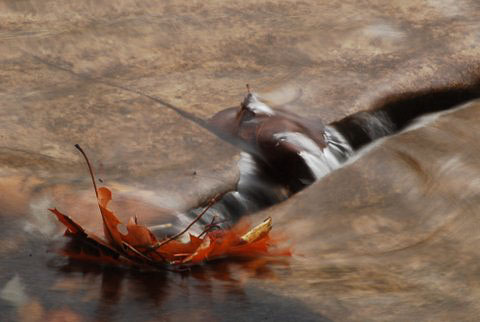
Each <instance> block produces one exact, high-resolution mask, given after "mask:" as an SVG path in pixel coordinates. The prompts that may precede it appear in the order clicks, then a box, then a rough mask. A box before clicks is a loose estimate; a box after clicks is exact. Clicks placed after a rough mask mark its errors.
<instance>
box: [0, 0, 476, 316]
mask: <svg viewBox="0 0 480 322" xmlns="http://www.w3.org/2000/svg"><path fill="white" fill-rule="evenodd" d="M0 8H1V10H0V11H1V12H2V18H1V19H0V30H1V31H0V39H2V42H1V43H0V53H1V55H0V56H1V58H0V62H1V66H2V68H0V83H1V86H0V98H1V102H2V103H1V107H0V142H1V144H0V175H1V180H0V216H1V218H2V223H3V225H1V226H0V320H2V321H4V320H5V321H11V320H13V321H15V320H19V321H35V320H37V321H38V320H46V321H55V320H56V319H57V320H59V319H61V318H64V319H66V318H68V319H70V320H72V321H75V320H77V321H81V320H102V321H108V320H111V321H127V320H128V321H131V320H133V319H135V320H176V321H177V320H187V319H188V320H192V321H195V320H212V321H215V320H219V321H222V320H240V321H243V320H262V319H267V320H268V319H270V320H302V321H303V320H304V321H309V320H311V321H319V320H320V321H321V320H339V321H365V320H381V321H388V320H390V321H398V320H403V321H405V320H411V321H417V320H437V321H438V320H450V321H458V320H475V319H476V317H477V316H478V315H479V312H480V307H479V304H478V303H480V302H479V298H480V284H479V283H478V273H479V272H480V266H479V265H480V264H479V263H480V260H479V259H480V248H479V247H478V243H479V242H480V240H479V238H480V237H478V236H480V235H479V234H478V229H477V228H478V227H480V226H479V220H478V209H480V207H479V206H480V205H479V202H480V200H479V189H480V183H479V181H478V174H479V170H480V169H479V168H478V167H479V164H480V162H479V161H480V160H479V157H480V151H479V147H478V144H477V138H478V134H479V133H480V129H479V125H478V124H477V122H476V120H478V119H480V114H479V113H480V112H479V110H480V107H479V105H478V103H475V104H472V105H470V106H468V107H465V108H464V109H462V110H459V111H455V112H454V113H451V114H447V115H443V116H441V117H439V118H438V119H433V120H431V121H432V122H430V123H428V124H423V125H422V126H420V127H419V128H417V129H413V130H411V131H409V132H405V133H402V134H399V135H396V136H394V137H391V138H388V139H384V140H380V141H379V142H378V143H377V144H375V145H374V146H372V147H370V148H368V149H367V150H366V151H363V152H362V154H361V157H359V158H358V159H355V160H352V162H351V163H349V164H348V165H346V166H345V167H343V168H341V169H338V170H337V171H335V172H333V173H332V174H330V175H328V176H326V177H325V178H323V179H322V180H320V181H319V182H317V183H315V184H314V185H312V186H311V187H309V188H307V189H305V190H304V191H302V192H300V193H299V194H297V195H295V196H293V197H292V198H290V199H289V200H287V201H286V202H284V203H282V204H279V205H277V206H275V207H273V208H272V209H269V210H266V211H263V212H261V213H259V214H257V215H255V216H256V217H254V218H252V221H257V220H261V219H263V218H264V217H266V216H272V217H273V221H274V229H276V230H279V231H282V232H285V233H287V234H288V235H289V237H290V242H291V243H292V244H293V245H294V246H295V249H296V255H295V256H294V257H293V258H292V260H291V261H289V262H288V263H268V262H267V263H262V262H259V263H238V262H235V263H230V262H228V263H227V262H218V263H214V264H212V265H208V266H205V267H199V268H196V269H194V270H192V271H191V272H190V273H188V274H187V275H179V274H172V273H149V272H135V271H129V270H125V269H122V268H105V267H99V266H95V265H87V264H84V263H76V262H70V261H68V260H67V259H65V258H63V257H60V256H58V255H56V254H55V253H52V252H49V251H50V250H52V249H55V248H57V247H58V246H61V244H62V243H63V242H64V239H63V237H62V236H61V233H62V231H61V230H60V228H59V225H58V224H57V223H56V222H55V220H54V218H52V216H51V215H49V214H48V211H47V210H46V208H48V207H52V206H57V207H59V209H61V210H63V211H65V212H66V213H68V214H70V215H72V216H75V218H77V219H78V220H79V222H80V223H81V224H82V225H84V226H85V227H88V228H89V229H92V230H98V229H100V222H99V218H98V212H97V209H96V206H95V200H94V194H93V191H92V190H91V188H90V184H89V181H88V176H87V174H86V169H85V167H84V164H83V162H82V160H81V158H80V156H79V155H77V154H76V151H75V150H74V148H73V144H75V143H79V144H81V145H82V146H83V147H84V148H85V149H86V150H87V152H88V154H89V156H90V157H91V159H92V160H93V161H94V167H95V169H96V170H97V176H98V178H101V179H102V180H103V181H104V184H105V185H107V186H109V187H112V190H113V192H114V198H116V199H115V200H116V201H117V202H116V204H114V205H113V206H112V207H113V209H114V210H116V211H117V212H118V213H119V214H120V215H121V216H122V219H126V217H128V216H130V215H137V216H138V217H139V220H140V221H141V222H143V223H146V224H151V225H153V224H162V223H168V222H171V221H172V218H174V217H175V213H176V211H179V212H182V211H185V210H188V209H190V208H191V207H194V206H197V205H199V204H201V203H202V202H205V200H206V199H208V198H209V197H210V196H212V195H214V194H216V193H218V192H225V191H229V190H231V189H233V188H234V186H235V183H236V182H237V180H238V175H239V174H238V171H237V167H236V165H237V162H238V160H239V158H240V155H239V152H238V151H236V150H235V149H234V148H232V147H231V146H229V145H227V144H225V143H223V142H221V141H220V140H218V139H217V138H215V137H214V136H213V135H211V134H210V133H208V132H207V131H205V130H204V129H201V128H199V127H198V126H197V125H195V124H193V123H191V122H189V121H188V120H185V119H184V118H183V117H182V116H181V115H178V114H176V113H175V112H173V111H171V110H168V109H166V108H164V106H162V105H161V104H158V103H156V102H154V101H152V100H150V99H148V98H147V97H145V96H142V95H139V94H138V93H136V92H142V93H146V94H148V95H150V96H154V97H159V98H162V99H166V100H168V101H169V102H171V103H173V104H175V105H178V106H181V107H183V108H184V109H185V110H186V111H188V112H191V113H193V114H195V115H197V116H199V117H202V118H207V117H210V116H211V115H213V114H214V113H216V112H218V111H220V110H222V109H224V108H226V107H230V106H236V105H237V104H238V103H239V102H240V100H241V99H242V96H243V93H244V85H245V83H250V84H251V85H252V87H253V88H254V89H255V91H257V92H259V93H260V94H262V96H263V97H265V98H267V99H269V100H271V101H273V102H271V103H273V104H274V105H275V103H276V104H277V105H281V106H282V107H283V108H287V109H290V110H292V111H294V112H296V113H299V114H300V115H302V116H305V117H308V116H309V115H313V116H315V117H319V118H321V119H323V120H324V121H325V123H331V122H333V121H335V120H339V119H341V118H343V117H345V116H347V115H350V114H352V113H355V112H358V111H360V110H364V109H368V108H370V107H372V105H373V104H374V102H375V101H376V100H377V99H379V98H381V97H383V96H385V95H387V94H395V93H400V92H405V91H410V90H417V89H431V88H436V87H438V86H443V85H452V86H453V85H458V84H464V83H468V82H470V81H471V76H472V74H475V73H477V72H478V67H477V66H478V57H479V50H480V49H479V47H478V39H479V35H480V24H479V21H480V10H478V9H479V7H478V2H477V1H474V0H462V1H455V2H453V1H448V2H445V1H426V2H418V1H413V0H406V1H391V2H388V3H386V2H382V1H373V2H370V3H369V5H365V4H364V3H359V2H357V1H341V2H339V1H328V2H327V1H304V2H302V3H298V2H290V1H282V2H280V1H278V2H275V1H273V2H265V3H258V2H257V1H249V0H246V1H241V2H238V1H226V2H213V1H212V2H209V1H203V2H191V1H175V2H168V1H167V2H161V3H159V2H158V1H148V0H147V1H135V0H122V1H119V2H105V1H103V2H102V1H101V2H96V3H94V4H93V3H91V2H88V1H76V2H69V1H62V0H55V1H53V0H52V1H45V0H42V1H36V0H30V1H9V0H6V1H0ZM109 84H110V85H109ZM112 85H114V86H112ZM122 87H124V88H129V89H132V90H133V91H127V90H124V89H122ZM298 89H300V90H298ZM59 244H60V245H59ZM249 265H251V266H249Z"/></svg>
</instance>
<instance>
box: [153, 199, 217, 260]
mask: <svg viewBox="0 0 480 322" xmlns="http://www.w3.org/2000/svg"><path fill="white" fill-rule="evenodd" d="M219 197H220V195H216V196H215V197H213V198H212V199H211V200H210V202H209V203H208V205H207V207H205V209H203V211H202V212H201V213H200V214H199V215H198V216H197V217H196V218H195V219H194V220H193V221H192V222H191V223H190V224H189V225H188V226H187V228H185V229H184V230H182V231H181V232H179V233H178V234H176V235H173V236H171V237H169V238H167V239H165V240H162V241H161V242H157V243H156V244H155V245H153V246H151V247H150V249H149V250H150V251H152V250H155V249H157V248H159V247H161V246H163V245H166V244H168V243H169V242H171V241H172V240H174V239H177V238H178V237H180V236H182V235H183V234H185V233H186V232H187V231H188V230H189V229H190V228H191V227H192V226H193V225H194V224H195V223H196V222H197V221H199V220H200V218H202V216H203V215H204V214H205V213H206V212H207V211H208V209H210V208H211V207H212V206H213V204H214V203H215V202H216V201H217V200H218V199H219Z"/></svg>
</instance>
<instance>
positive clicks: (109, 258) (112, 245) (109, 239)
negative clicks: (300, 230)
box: [49, 146, 291, 269]
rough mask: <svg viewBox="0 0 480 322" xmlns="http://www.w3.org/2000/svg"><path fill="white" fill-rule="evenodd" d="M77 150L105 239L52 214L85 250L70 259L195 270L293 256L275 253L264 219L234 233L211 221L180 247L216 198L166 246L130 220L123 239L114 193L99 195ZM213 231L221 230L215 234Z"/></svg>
mask: <svg viewBox="0 0 480 322" xmlns="http://www.w3.org/2000/svg"><path fill="white" fill-rule="evenodd" d="M76 147H77V148H78V149H79V150H80V151H81V152H82V154H83V155H84V157H85V159H86V161H87V164H88V167H89V171H90V175H91V177H92V182H93V186H94V189H95V195H96V197H97V201H98V207H99V210H100V214H101V218H102V222H103V228H104V229H103V232H104V239H102V238H100V237H98V236H96V235H94V234H92V233H89V232H87V231H85V230H84V229H83V227H81V226H80V225H79V224H77V223H76V222H75V221H74V220H73V219H72V218H70V217H69V216H67V215H65V214H63V213H61V212H60V211H58V210H57V209H49V210H50V211H51V212H52V213H53V214H54V215H55V216H56V217H57V219H58V220H59V221H60V222H61V223H62V224H63V225H64V226H65V227H66V228H67V229H66V232H65V235H67V236H69V237H71V238H72V239H73V240H74V241H75V242H78V243H79V244H80V245H81V247H80V250H78V249H77V250H76V251H72V250H69V249H65V251H64V254H65V255H66V256H69V257H71V258H78V259H83V260H94V261H98V262H107V263H110V264H112V263H113V264H124V265H125V264H126V265H132V266H145V267H150V268H156V269H159V268H160V269H161V268H176V267H184V266H186V265H196V264H200V263H203V262H206V261H208V260H211V259H216V258H229V257H242V258H258V257H260V256H290V255H291V252H290V250H289V249H278V248H276V247H275V243H276V242H275V240H274V239H272V238H270V235H269V234H270V231H271V229H272V219H271V218H267V219H265V220H264V221H263V222H262V223H260V224H258V225H257V226H255V227H253V228H251V229H250V227H249V225H247V224H245V223H244V222H241V223H239V224H237V225H236V226H234V227H232V229H229V230H223V229H219V227H218V225H215V223H214V222H213V221H212V223H211V224H210V225H207V227H206V228H205V231H204V232H203V233H202V234H200V235H199V236H194V235H191V234H190V240H189V241H188V242H185V243H184V242H180V241H179V237H181V236H182V235H183V234H185V233H186V232H187V231H188V229H189V228H190V227H191V226H192V225H193V224H194V223H195V222H197V221H198V220H199V219H200V218H201V217H202V216H203V215H204V214H205V212H206V211H207V210H208V208H209V207H211V206H212V205H213V203H214V202H215V201H216V198H214V199H212V200H211V201H210V203H209V204H208V206H207V207H206V208H205V209H204V210H203V211H202V212H201V213H200V214H199V215H198V216H197V217H196V218H195V219H194V220H192V222H191V223H190V224H189V225H188V226H187V227H186V228H185V229H184V230H182V231H181V232H179V233H178V234H176V235H174V236H170V237H168V238H166V239H164V240H160V241H159V240H157V238H156V237H155V235H154V234H153V233H152V232H151V231H150V229H148V227H146V226H144V225H140V224H138V220H137V218H136V217H134V218H130V219H129V221H128V223H127V225H126V230H127V234H122V233H121V231H120V230H119V225H123V223H122V222H121V221H120V219H119V218H118V217H117V216H116V215H115V213H114V212H113V211H111V210H109V209H108V204H109V203H110V202H111V201H112V192H111V191H110V190H109V189H108V188H106V187H101V188H98V189H97V187H96V184H95V179H94V175H93V170H92V168H91V166H90V162H89V161H88V158H87V157H86V155H85V153H84V152H83V150H82V149H81V148H80V147H79V146H76ZM213 227H215V228H217V229H216V230H211V229H212V228H213Z"/></svg>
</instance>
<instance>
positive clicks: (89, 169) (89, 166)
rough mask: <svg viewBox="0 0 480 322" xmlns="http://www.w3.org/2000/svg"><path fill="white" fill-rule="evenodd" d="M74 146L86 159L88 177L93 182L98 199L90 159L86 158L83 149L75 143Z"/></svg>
mask: <svg viewBox="0 0 480 322" xmlns="http://www.w3.org/2000/svg"><path fill="white" fill-rule="evenodd" d="M75 147H76V148H77V149H78V150H79V151H80V152H81V153H82V155H83V157H84V158H85V161H87V166H88V171H89V172H90V177H91V178H92V182H93V188H94V189H95V195H96V196H97V200H98V191H97V184H96V183H95V176H94V175H93V169H92V165H91V164H90V161H89V160H88V157H87V155H86V154H85V151H83V149H82V148H81V147H80V145H79V144H75Z"/></svg>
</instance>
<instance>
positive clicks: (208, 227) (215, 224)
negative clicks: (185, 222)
mask: <svg viewBox="0 0 480 322" xmlns="http://www.w3.org/2000/svg"><path fill="white" fill-rule="evenodd" d="M216 218H217V216H213V218H212V221H211V222H210V223H209V224H208V225H205V228H204V229H203V231H202V233H201V234H200V235H198V238H202V236H203V235H204V234H206V233H208V232H209V231H210V230H211V229H212V228H220V226H218V223H215V219H216Z"/></svg>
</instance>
